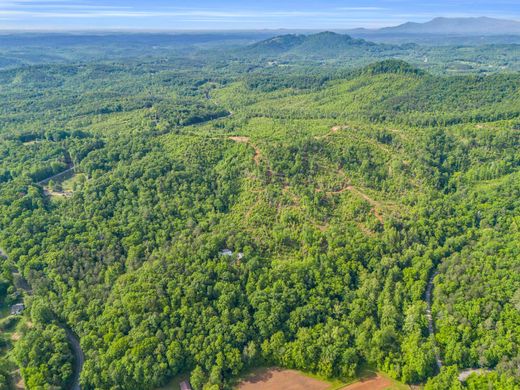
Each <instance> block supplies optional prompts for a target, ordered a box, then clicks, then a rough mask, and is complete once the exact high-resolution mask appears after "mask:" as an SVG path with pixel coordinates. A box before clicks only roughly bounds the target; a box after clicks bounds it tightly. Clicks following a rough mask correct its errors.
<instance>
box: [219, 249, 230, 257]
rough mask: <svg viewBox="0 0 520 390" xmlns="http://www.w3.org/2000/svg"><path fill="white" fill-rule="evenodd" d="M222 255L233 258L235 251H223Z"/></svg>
mask: <svg viewBox="0 0 520 390" xmlns="http://www.w3.org/2000/svg"><path fill="white" fill-rule="evenodd" d="M220 254H221V255H222V256H228V257H231V256H233V251H232V250H231V249H223V250H222V251H221V252H220Z"/></svg>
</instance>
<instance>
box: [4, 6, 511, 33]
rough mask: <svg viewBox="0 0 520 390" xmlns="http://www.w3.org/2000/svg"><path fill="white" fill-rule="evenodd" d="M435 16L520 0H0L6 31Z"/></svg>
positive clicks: (374, 21) (296, 24)
mask: <svg viewBox="0 0 520 390" xmlns="http://www.w3.org/2000/svg"><path fill="white" fill-rule="evenodd" d="M436 16H452V17H455V16H457V17H459V16H491V17H500V18H508V19H515V20H520V0H496V1H490V0H441V1H434V0H425V1H423V0H364V1H363V0H343V1H340V0H313V1H311V0H298V1H296V0H255V1H248V0H241V1H239V0H220V1H218V0H212V1H210V0H170V1H167V0H141V1H137V0H0V29H3V30H6V29H7V30H12V29H26V30H85V29H100V30H106V29H124V30H127V29H135V30H151V29H153V30H214V29H219V30H232V29H239V30H244V29H249V30H250V29H278V28H288V29H348V28H355V27H367V28H376V27H384V26H390V25H397V24H400V23H403V22H406V21H417V22H421V21H427V20H429V19H432V18H433V17H436Z"/></svg>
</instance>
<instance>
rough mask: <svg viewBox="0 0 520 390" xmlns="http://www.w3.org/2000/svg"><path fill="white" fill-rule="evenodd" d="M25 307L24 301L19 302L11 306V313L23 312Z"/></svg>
mask: <svg viewBox="0 0 520 390" xmlns="http://www.w3.org/2000/svg"><path fill="white" fill-rule="evenodd" d="M24 309H25V305H24V304H23V303H17V304H15V305H13V306H11V315H12V316H17V315H20V314H22V312H23V310H24Z"/></svg>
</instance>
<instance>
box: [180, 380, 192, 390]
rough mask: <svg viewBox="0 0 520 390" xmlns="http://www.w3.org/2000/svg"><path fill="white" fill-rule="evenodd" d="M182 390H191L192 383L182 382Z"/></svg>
mask: <svg viewBox="0 0 520 390" xmlns="http://www.w3.org/2000/svg"><path fill="white" fill-rule="evenodd" d="M181 390H191V386H190V382H188V381H182V382H181Z"/></svg>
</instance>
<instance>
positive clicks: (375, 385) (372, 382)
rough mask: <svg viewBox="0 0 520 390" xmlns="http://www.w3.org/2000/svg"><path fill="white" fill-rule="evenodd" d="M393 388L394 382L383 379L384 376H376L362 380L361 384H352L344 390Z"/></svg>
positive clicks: (382, 389)
mask: <svg viewBox="0 0 520 390" xmlns="http://www.w3.org/2000/svg"><path fill="white" fill-rule="evenodd" d="M391 386H392V382H391V381H390V380H389V379H387V378H383V377H382V376H379V375H376V376H374V377H371V378H366V379H362V380H360V381H359V382H356V383H352V384H351V385H348V386H347V387H344V388H343V389H342V390H384V389H387V388H389V387H391Z"/></svg>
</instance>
